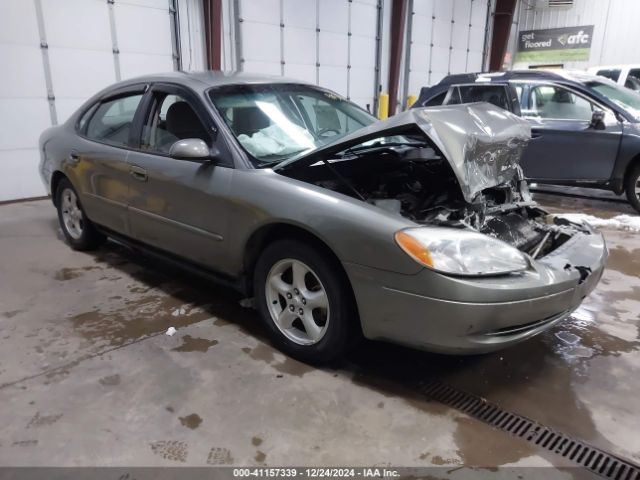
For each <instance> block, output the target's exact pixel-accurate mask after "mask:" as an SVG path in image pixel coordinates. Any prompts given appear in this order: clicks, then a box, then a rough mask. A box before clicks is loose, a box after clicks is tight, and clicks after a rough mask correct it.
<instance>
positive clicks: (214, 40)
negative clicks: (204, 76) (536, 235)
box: [202, 0, 222, 70]
mask: <svg viewBox="0 0 640 480" xmlns="http://www.w3.org/2000/svg"><path fill="white" fill-rule="evenodd" d="M202 11H203V15H204V34H205V41H206V55H207V68H208V69H209V70H221V69H222V67H221V65H222V1H221V0H202Z"/></svg>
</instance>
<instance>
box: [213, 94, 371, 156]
mask: <svg viewBox="0 0 640 480" xmlns="http://www.w3.org/2000/svg"><path fill="white" fill-rule="evenodd" d="M209 96H210V98H211V100H212V102H213V103H214V105H215V107H216V108H217V110H218V111H219V112H220V114H221V115H222V117H223V118H224V121H225V122H226V124H227V125H228V126H229V128H230V129H231V131H232V132H233V134H234V135H235V136H236V138H237V139H238V141H239V142H240V144H241V145H242V146H243V147H244V149H245V150H246V151H247V152H248V153H249V154H250V155H251V157H253V159H254V160H255V162H254V163H255V164H256V165H257V166H264V165H267V164H271V163H276V162H281V161H283V160H287V159H290V158H293V157H294V156H298V155H301V154H303V153H307V152H309V151H311V150H314V149H316V148H318V147H321V146H322V145H325V144H327V143H330V142H333V141H334V140H337V139H338V138H340V137H343V136H345V135H347V134H348V133H351V132H353V131H354V130H358V129H360V128H362V127H365V126H367V125H369V124H371V123H373V122H375V121H376V119H375V117H373V116H372V115H370V114H369V113H367V112H366V111H364V110H362V109H361V108H360V107H358V106H357V105H355V104H353V103H351V102H349V101H347V100H345V99H343V98H341V97H339V96H338V95H336V94H334V93H332V92H329V91H327V90H322V89H319V88H314V87H311V86H305V85H292V84H285V83H282V84H268V85H264V84H263V85H229V86H224V87H218V88H214V89H211V90H210V91H209Z"/></svg>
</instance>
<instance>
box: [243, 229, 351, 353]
mask: <svg viewBox="0 0 640 480" xmlns="http://www.w3.org/2000/svg"><path fill="white" fill-rule="evenodd" d="M254 292H255V297H256V304H257V305H256V306H257V308H258V311H259V312H260V315H261V316H262V318H263V320H264V322H265V323H266V325H267V327H268V328H269V330H270V332H271V334H272V337H273V339H274V341H275V343H276V344H277V345H278V347H279V348H280V349H281V350H283V351H284V352H285V353H287V354H289V355H291V356H292V357H295V358H298V359H300V360H302V361H305V362H310V363H326V362H329V361H331V360H334V359H337V358H339V357H340V356H342V355H343V354H344V352H345V351H346V349H347V347H348V345H349V340H350V339H351V337H352V325H353V320H354V319H353V318H352V317H353V316H354V309H353V305H352V300H351V295H350V287H349V285H348V283H347V280H346V278H345V277H344V274H343V272H342V271H341V270H340V268H339V266H338V265H336V262H335V260H334V259H332V258H330V256H329V255H326V254H324V252H321V251H318V250H316V249H314V248H312V247H309V246H307V245H306V244H303V243H301V242H297V241H293V240H281V241H277V242H275V243H273V244H271V245H269V246H268V247H267V248H266V249H265V251H264V252H263V253H262V255H261V256H260V258H259V260H258V263H257V265H256V271H255V276H254Z"/></svg>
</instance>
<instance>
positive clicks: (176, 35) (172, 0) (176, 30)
mask: <svg viewBox="0 0 640 480" xmlns="http://www.w3.org/2000/svg"><path fill="white" fill-rule="evenodd" d="M169 23H170V24H171V50H172V58H173V69H174V70H182V55H181V45H180V43H181V42H180V17H179V16H178V0H169Z"/></svg>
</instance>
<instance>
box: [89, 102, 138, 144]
mask: <svg viewBox="0 0 640 480" xmlns="http://www.w3.org/2000/svg"><path fill="white" fill-rule="evenodd" d="M140 100H142V94H136V95H130V96H127V97H120V98H117V99H115V100H107V101H104V102H102V103H100V104H99V105H98V107H97V108H96V109H95V112H94V113H93V115H92V116H91V118H90V119H89V120H88V123H87V126H86V136H87V137H88V138H90V139H91V140H95V141H97V142H102V143H108V144H110V145H115V146H127V145H128V144H129V132H130V131H131V124H132V123H133V117H134V116H135V114H136V110H137V109H138V105H139V104H140ZM83 120H84V119H83ZM81 122H82V120H81Z"/></svg>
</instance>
